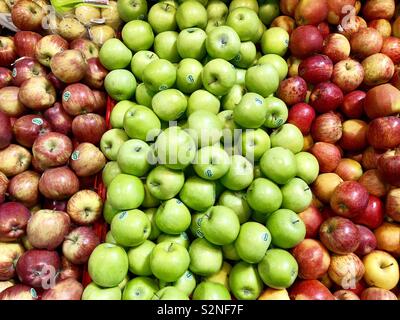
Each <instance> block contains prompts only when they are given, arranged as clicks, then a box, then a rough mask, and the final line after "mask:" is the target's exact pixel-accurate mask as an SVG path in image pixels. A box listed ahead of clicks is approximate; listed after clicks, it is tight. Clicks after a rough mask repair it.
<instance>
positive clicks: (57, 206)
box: [43, 198, 67, 212]
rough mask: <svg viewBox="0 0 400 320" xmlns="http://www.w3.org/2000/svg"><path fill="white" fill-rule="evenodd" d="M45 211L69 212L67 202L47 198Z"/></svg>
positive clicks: (44, 205) (44, 204) (44, 206)
mask: <svg viewBox="0 0 400 320" xmlns="http://www.w3.org/2000/svg"><path fill="white" fill-rule="evenodd" d="M43 209H48V210H56V211H64V212H66V211H67V201H66V200H51V199H47V198H45V199H44V201H43Z"/></svg>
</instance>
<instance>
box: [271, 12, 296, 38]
mask: <svg viewBox="0 0 400 320" xmlns="http://www.w3.org/2000/svg"><path fill="white" fill-rule="evenodd" d="M274 27H276V28H282V29H283V30H286V32H287V33H288V34H289V35H290V34H292V32H293V30H294V29H295V28H296V21H295V20H294V19H293V18H292V17H289V16H279V17H276V18H275V19H274V20H273V21H272V22H271V28H274Z"/></svg>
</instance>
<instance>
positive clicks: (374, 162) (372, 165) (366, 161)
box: [361, 146, 385, 170]
mask: <svg viewBox="0 0 400 320" xmlns="http://www.w3.org/2000/svg"><path fill="white" fill-rule="evenodd" d="M384 153H385V152H384V151H382V150H376V149H374V148H373V147H371V146H369V147H368V148H366V149H365V150H364V152H363V154H362V159H361V164H362V166H363V168H364V169H365V170H370V169H376V168H378V160H379V158H380V157H381V156H382V155H383V154H384Z"/></svg>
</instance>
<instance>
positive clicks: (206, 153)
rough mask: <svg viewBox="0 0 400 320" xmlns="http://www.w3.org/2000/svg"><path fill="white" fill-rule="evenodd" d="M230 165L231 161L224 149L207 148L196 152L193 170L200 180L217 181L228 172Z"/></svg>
mask: <svg viewBox="0 0 400 320" xmlns="http://www.w3.org/2000/svg"><path fill="white" fill-rule="evenodd" d="M230 163H231V159H230V157H229V155H228V154H227V153H226V151H225V150H224V149H222V148H220V147H216V146H208V147H203V148H201V149H200V150H199V151H198V152H197V155H196V158H195V161H194V164H193V168H194V170H195V171H196V173H197V175H198V176H199V177H200V178H203V179H207V180H217V179H220V178H221V177H222V176H223V175H225V174H226V173H227V172H228V170H229V166H230Z"/></svg>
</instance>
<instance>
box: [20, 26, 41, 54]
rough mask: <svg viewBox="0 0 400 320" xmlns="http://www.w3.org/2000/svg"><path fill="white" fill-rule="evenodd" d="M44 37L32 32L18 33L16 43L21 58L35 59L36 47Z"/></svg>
mask: <svg viewBox="0 0 400 320" xmlns="http://www.w3.org/2000/svg"><path fill="white" fill-rule="evenodd" d="M40 39H42V36H41V35H40V34H39V33H36V32H32V31H18V32H17V33H15V35H14V43H15V48H16V51H17V54H18V56H19V57H31V58H34V57H35V47H36V44H37V43H38V42H39V40H40Z"/></svg>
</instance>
